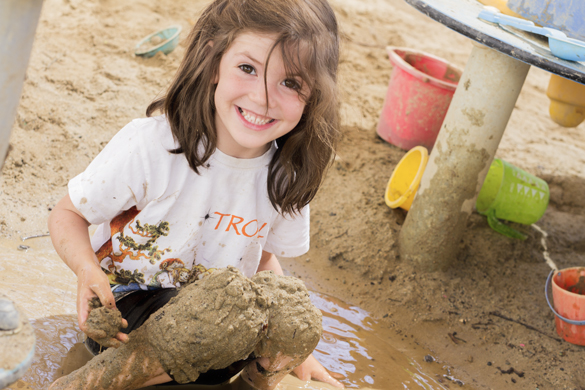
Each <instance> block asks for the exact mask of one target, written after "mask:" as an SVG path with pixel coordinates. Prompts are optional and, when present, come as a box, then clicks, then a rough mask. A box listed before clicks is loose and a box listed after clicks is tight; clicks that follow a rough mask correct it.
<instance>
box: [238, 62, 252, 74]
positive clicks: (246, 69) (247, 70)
mask: <svg viewBox="0 0 585 390" xmlns="http://www.w3.org/2000/svg"><path fill="white" fill-rule="evenodd" d="M238 67H239V68H240V69H241V70H242V72H244V73H248V74H255V73H256V70H255V69H254V67H253V66H252V65H248V64H243V65H239V66H238Z"/></svg>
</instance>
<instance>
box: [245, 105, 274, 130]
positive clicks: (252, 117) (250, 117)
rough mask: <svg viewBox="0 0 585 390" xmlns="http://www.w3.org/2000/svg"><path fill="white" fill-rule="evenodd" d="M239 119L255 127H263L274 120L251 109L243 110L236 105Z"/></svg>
mask: <svg viewBox="0 0 585 390" xmlns="http://www.w3.org/2000/svg"><path fill="white" fill-rule="evenodd" d="M236 109H237V111H238V114H239V117H240V119H242V120H244V123H246V124H247V125H252V126H253V127H254V128H255V129H260V128H262V129H264V128H266V127H269V125H271V124H273V123H274V122H276V119H273V118H268V117H265V116H261V115H257V114H255V113H253V112H251V111H247V110H244V109H243V108H242V107H238V106H236Z"/></svg>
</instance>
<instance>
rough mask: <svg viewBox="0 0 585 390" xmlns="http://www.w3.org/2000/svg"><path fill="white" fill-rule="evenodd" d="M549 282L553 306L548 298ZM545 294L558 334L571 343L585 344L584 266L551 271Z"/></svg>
mask: <svg viewBox="0 0 585 390" xmlns="http://www.w3.org/2000/svg"><path fill="white" fill-rule="evenodd" d="M553 274H554V275H553ZM550 284H552V295H553V302H554V308H553V306H552V305H551V304H550V301H549V298H548V287H549V285H550ZM545 295H546V301H547V302H548V305H549V307H550V308H551V310H552V311H553V313H554V314H555V316H556V318H555V323H556V329H557V333H558V334H559V336H561V337H562V338H563V339H565V341H567V342H569V343H571V344H576V345H585V268H584V267H575V268H566V269H563V270H560V271H556V272H555V271H552V272H551V273H550V275H549V276H548V279H547V281H546V286H545Z"/></svg>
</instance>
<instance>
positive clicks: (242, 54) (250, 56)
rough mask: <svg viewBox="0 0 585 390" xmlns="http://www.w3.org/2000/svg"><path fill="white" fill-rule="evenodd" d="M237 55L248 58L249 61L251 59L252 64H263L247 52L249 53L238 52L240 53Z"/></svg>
mask: <svg viewBox="0 0 585 390" xmlns="http://www.w3.org/2000/svg"><path fill="white" fill-rule="evenodd" d="M236 54H237V55H240V56H244V57H248V59H249V60H250V61H252V62H255V63H256V64H261V62H260V61H258V60H257V59H255V58H254V56H252V54H250V53H249V52H247V51H242V52H238V53H236Z"/></svg>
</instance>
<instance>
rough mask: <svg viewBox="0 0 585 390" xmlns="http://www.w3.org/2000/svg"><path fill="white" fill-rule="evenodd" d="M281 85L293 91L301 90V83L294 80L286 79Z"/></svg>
mask: <svg viewBox="0 0 585 390" xmlns="http://www.w3.org/2000/svg"><path fill="white" fill-rule="evenodd" d="M282 84H283V85H284V86H285V87H287V88H290V89H294V90H295V91H298V90H300V89H301V83H299V82H298V81H297V80H295V79H286V80H284V81H283V82H282Z"/></svg>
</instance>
